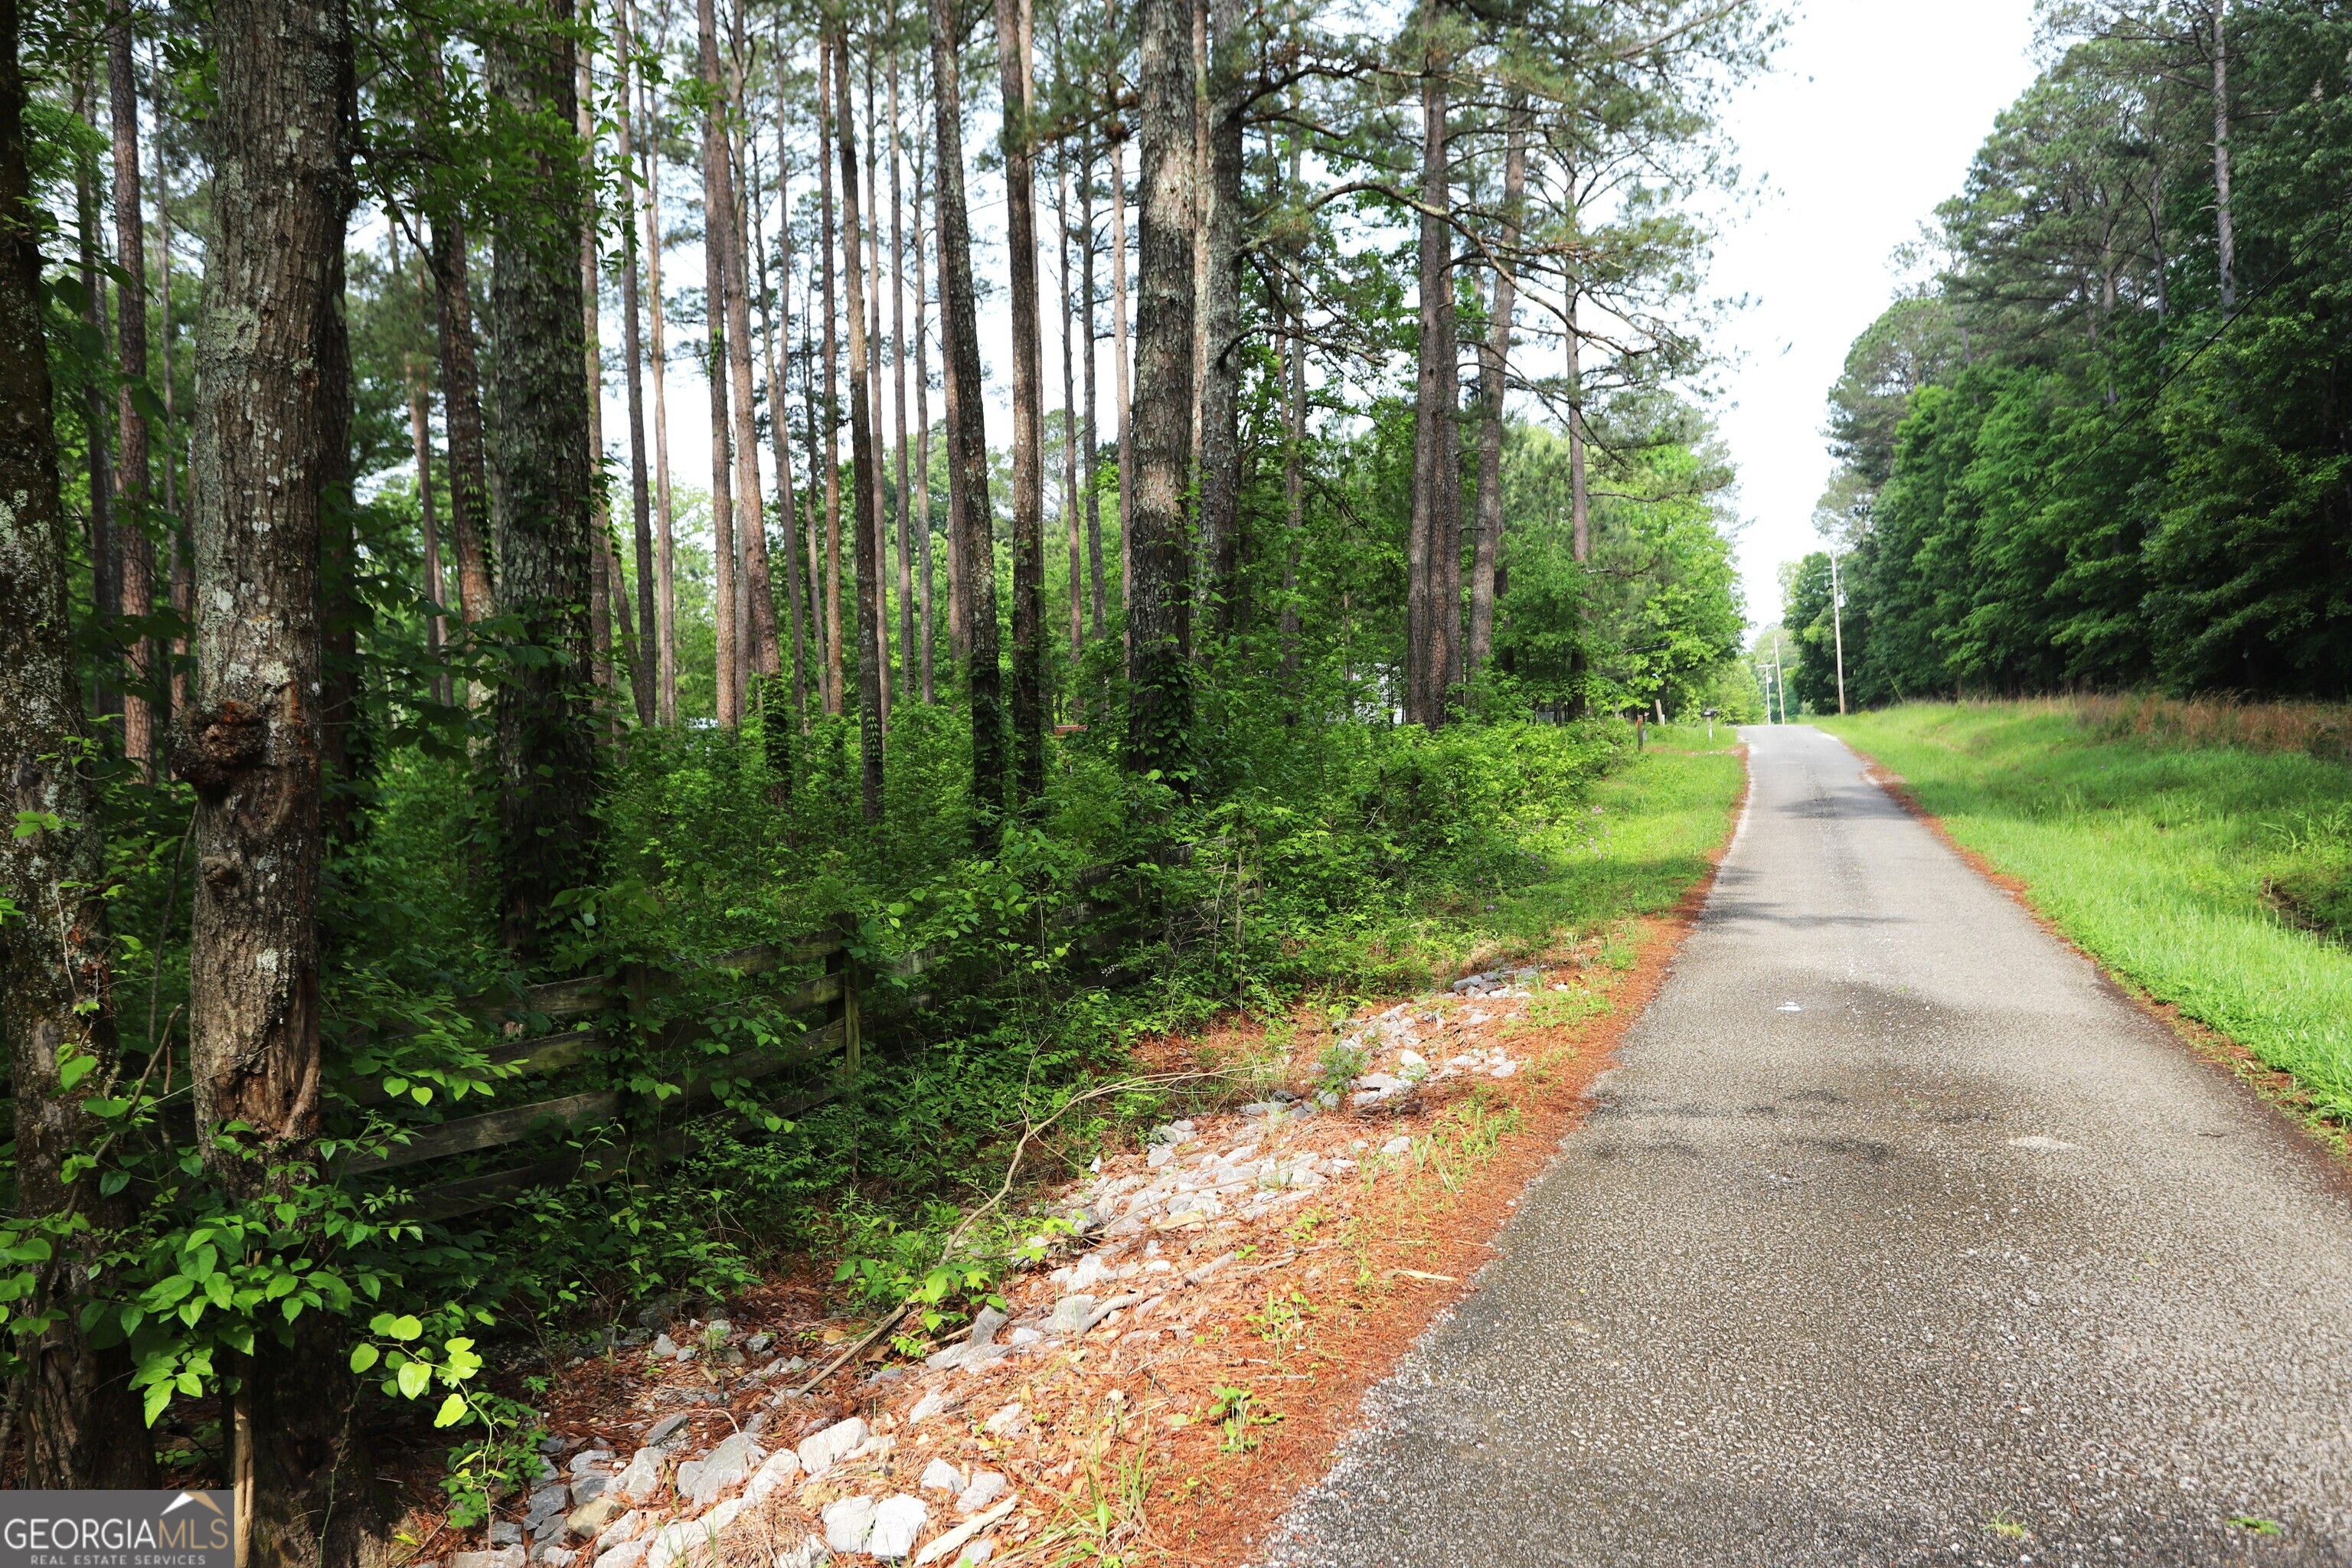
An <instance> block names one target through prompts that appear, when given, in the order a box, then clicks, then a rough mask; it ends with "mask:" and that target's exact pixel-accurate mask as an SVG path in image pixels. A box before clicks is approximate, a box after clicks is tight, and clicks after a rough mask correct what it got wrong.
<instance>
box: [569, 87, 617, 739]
mask: <svg viewBox="0 0 2352 1568" xmlns="http://www.w3.org/2000/svg"><path fill="white" fill-rule="evenodd" d="M595 94H596V78H595V69H594V57H593V55H591V54H590V52H589V48H588V45H587V44H586V43H585V42H584V41H575V42H574V44H573V47H572V102H573V104H574V105H575V110H574V114H575V119H574V128H575V129H576V130H577V131H578V132H579V135H580V152H581V159H582V163H583V167H584V169H585V171H586V181H585V192H586V194H585V195H584V197H583V200H584V201H585V202H586V203H587V205H588V208H589V210H588V211H587V212H586V213H584V214H583V220H582V222H581V225H580V341H581V344H582V363H581V373H582V374H583V376H584V377H585V386H586V390H587V397H588V479H589V485H590V490H589V494H590V495H591V496H592V497H593V500H592V502H591V510H590V512H589V523H588V527H589V533H590V538H591V540H592V542H591V544H590V546H589V551H588V643H589V647H591V649H593V659H592V662H591V664H590V667H589V668H590V671H591V673H592V674H593V677H594V679H595V681H596V684H597V685H599V686H601V687H603V688H604V689H605V690H606V691H608V692H609V691H610V690H611V689H612V688H613V609H614V600H615V599H616V597H617V596H618V592H619V586H620V584H619V581H618V579H617V578H616V577H615V576H614V574H613V572H612V570H611V566H610V563H611V559H612V551H611V549H610V548H609V546H610V542H611V540H612V537H613V525H612V512H611V508H610V505H609V503H608V501H607V499H606V497H605V493H604V321H603V312H602V311H601V310H599V309H598V298H597V297H598V294H599V292H600V291H601V290H600V287H599V281H600V278H601V273H600V270H599V268H598V266H597V258H596V215H595V212H594V210H593V209H594V204H595V199H596V198H595V184H594V177H595V168H596V106H595ZM606 722H607V724H608V726H610V727H611V728H612V730H613V731H614V735H615V737H616V738H617V735H618V732H619V725H620V715H619V714H618V713H617V712H614V711H613V710H612V709H611V706H610V703H609V700H608V702H607V705H606Z"/></svg>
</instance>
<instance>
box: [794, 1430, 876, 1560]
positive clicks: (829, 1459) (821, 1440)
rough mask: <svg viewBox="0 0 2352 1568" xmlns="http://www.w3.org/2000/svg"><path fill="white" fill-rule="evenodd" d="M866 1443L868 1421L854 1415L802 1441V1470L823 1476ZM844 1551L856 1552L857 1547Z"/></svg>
mask: <svg viewBox="0 0 2352 1568" xmlns="http://www.w3.org/2000/svg"><path fill="white" fill-rule="evenodd" d="M865 1441H866V1421H865V1418H864V1417H863V1416H858V1415H853V1416H851V1417H850V1418H849V1419H848V1420H846V1421H836V1422H835V1423H834V1424H833V1425H832V1426H828V1427H826V1428H825V1429H824V1431H822V1432H817V1433H813V1434H812V1435H810V1436H806V1437H803V1438H802V1439H801V1447H800V1456H801V1468H803V1469H804V1470H806V1471H807V1472H808V1473H809V1474H810V1475H812V1476H818V1475H822V1474H824V1472H825V1470H826V1469H828V1468H831V1467H832V1466H833V1464H834V1463H835V1461H836V1460H838V1459H840V1458H843V1457H844V1456H845V1455H847V1454H849V1453H850V1452H851V1451H852V1450H854V1449H856V1447H857V1446H858V1445H859V1444H861V1443H863V1442H865ZM844 1550H847V1551H855V1550H856V1548H855V1547H849V1548H845V1549H844Z"/></svg>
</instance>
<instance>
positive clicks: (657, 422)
mask: <svg viewBox="0 0 2352 1568" xmlns="http://www.w3.org/2000/svg"><path fill="white" fill-rule="evenodd" d="M642 90H643V93H644V97H643V98H642V99H641V100H640V106H641V107H642V108H643V110H645V115H646V123H647V124H648V125H652V124H654V123H655V120H654V114H653V102H652V99H653V89H652V86H651V84H650V83H647V84H646V85H645V86H644V88H643V89H642ZM643 188H644V191H645V201H644V211H643V213H642V215H641V224H642V227H643V228H644V231H645V233H644V237H643V243H644V246H645V256H646V353H647V356H648V357H649V358H651V360H652V361H653V383H654V528H655V533H654V631H653V644H654V715H655V717H656V720H657V721H660V722H661V723H663V724H667V725H671V726H673V727H674V726H675V725H676V724H677V535H676V531H675V530H674V528H673V526H672V520H673V518H674V517H675V515H676V514H675V513H674V512H673V511H672V510H671V496H670V485H669V393H668V388H669V341H668V337H667V332H666V331H665V330H664V329H665V327H666V325H667V323H666V321H665V320H664V317H665V315H666V311H665V309H664V306H663V302H662V251H663V249H664V244H663V238H662V226H661V156H660V149H659V147H658V145H657V144H656V142H655V140H654V139H652V138H648V139H647V142H646V151H645V178H644V181H643Z"/></svg>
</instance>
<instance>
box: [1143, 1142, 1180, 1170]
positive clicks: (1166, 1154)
mask: <svg viewBox="0 0 2352 1568" xmlns="http://www.w3.org/2000/svg"><path fill="white" fill-rule="evenodd" d="M1175 1157H1176V1146H1175V1145H1174V1144H1172V1143H1154V1144H1153V1145H1152V1146H1151V1152H1150V1153H1149V1154H1146V1155H1145V1156H1144V1157H1143V1163H1145V1164H1146V1165H1149V1166H1150V1167H1151V1168H1152V1169H1153V1170H1155V1171H1156V1170H1158V1169H1160V1166H1162V1165H1164V1164H1166V1163H1168V1162H1169V1161H1171V1160H1173V1159H1174V1158H1175Z"/></svg>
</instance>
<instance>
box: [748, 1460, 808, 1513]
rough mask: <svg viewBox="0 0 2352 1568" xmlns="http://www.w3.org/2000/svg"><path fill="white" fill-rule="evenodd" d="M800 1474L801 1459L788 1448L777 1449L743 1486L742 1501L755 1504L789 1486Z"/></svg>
mask: <svg viewBox="0 0 2352 1568" xmlns="http://www.w3.org/2000/svg"><path fill="white" fill-rule="evenodd" d="M800 1473H801V1457H800V1456H799V1455H798V1454H795V1453H793V1451H792V1450H791V1449H790V1448H779V1449H777V1450H776V1451H775V1452H774V1453H772V1454H771V1455H769V1456H768V1462H767V1463H766V1464H763V1465H761V1467H760V1468H759V1469H758V1470H757V1471H756V1472H754V1473H753V1475H752V1477H751V1480H750V1481H749V1482H748V1483H747V1484H746V1485H745V1486H744V1488H743V1500H744V1501H746V1502H757V1501H759V1500H761V1498H763V1497H766V1496H767V1495H768V1494H769V1493H770V1492H772V1491H774V1490H776V1489H778V1488H780V1487H783V1486H788V1485H790V1484H791V1483H792V1481H793V1478H794V1477H796V1476H798V1475H799V1474H800Z"/></svg>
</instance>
